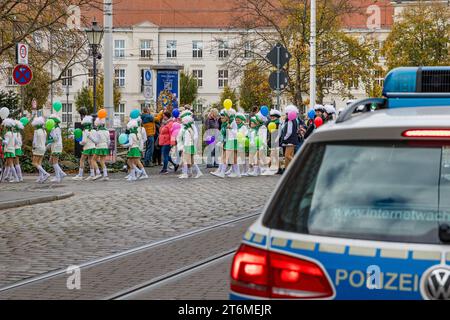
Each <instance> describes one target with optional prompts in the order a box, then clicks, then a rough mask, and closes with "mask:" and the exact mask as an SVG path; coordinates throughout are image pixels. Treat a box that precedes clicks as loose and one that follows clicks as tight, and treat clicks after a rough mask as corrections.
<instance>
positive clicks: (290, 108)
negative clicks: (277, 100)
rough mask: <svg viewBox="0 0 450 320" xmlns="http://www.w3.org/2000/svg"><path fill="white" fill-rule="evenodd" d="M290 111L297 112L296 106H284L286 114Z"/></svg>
mask: <svg viewBox="0 0 450 320" xmlns="http://www.w3.org/2000/svg"><path fill="white" fill-rule="evenodd" d="M291 111H294V112H295V113H298V108H297V107H296V106H294V105H293V104H290V105H288V106H287V107H286V109H285V112H286V114H288V113H289V112H291Z"/></svg>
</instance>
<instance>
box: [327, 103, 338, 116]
mask: <svg viewBox="0 0 450 320" xmlns="http://www.w3.org/2000/svg"><path fill="white" fill-rule="evenodd" d="M325 111H326V112H327V113H328V114H335V113H336V109H335V108H334V107H333V106H332V105H331V104H326V105H325Z"/></svg>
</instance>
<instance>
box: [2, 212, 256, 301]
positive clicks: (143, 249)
mask: <svg viewBox="0 0 450 320" xmlns="http://www.w3.org/2000/svg"><path fill="white" fill-rule="evenodd" d="M259 214H260V213H259V212H258V213H255V212H254V213H251V214H248V215H245V216H242V217H239V218H235V219H231V220H227V221H224V222H221V223H217V224H215V225H212V226H208V227H204V228H200V229H197V230H193V231H190V232H187V233H184V234H180V235H177V236H174V237H170V238H167V239H163V240H159V241H155V242H152V243H149V244H146V245H143V246H139V247H137V248H134V249H130V250H126V251H123V252H120V253H116V254H113V255H109V256H107V257H102V258H99V259H95V260H92V261H89V262H86V263H83V264H80V265H78V267H79V268H80V271H81V275H82V288H81V290H76V291H73V290H68V289H67V288H66V287H65V280H66V279H67V277H68V274H67V269H59V270H55V271H53V272H49V273H46V274H43V275H39V276H36V277H33V278H30V279H26V280H23V281H20V282H17V283H14V284H11V285H8V286H5V287H2V288H0V299H59V298H60V299H119V298H121V297H126V296H130V294H132V293H133V292H137V291H138V290H140V289H143V288H148V287H150V286H156V285H158V284H161V283H164V281H169V280H171V279H174V278H175V277H179V276H183V275H185V274H187V273H189V272H190V271H193V270H197V269H198V268H201V267H203V266H205V265H208V264H211V263H214V262H215V261H218V260H220V259H222V258H224V257H229V256H231V255H232V254H233V252H234V251H235V250H236V246H237V245H238V243H239V241H240V239H241V237H242V234H243V232H245V229H246V228H247V227H248V225H249V224H250V223H251V222H252V221H254V220H255V219H256V217H258V216H259ZM233 227H235V228H234V229H236V230H234V229H233ZM212 240H213V241H212ZM214 241H215V242H214ZM227 242H228V243H227ZM230 248H233V249H232V250H230ZM166 251H169V252H170V251H173V252H174V256H171V255H170V254H169V255H167V257H166V258H167V264H166V265H165V264H164V261H162V260H161V261H159V260H155V257H162V258H163V259H164V255H165V254H166ZM185 251H191V252H193V253H194V254H195V255H198V259H196V258H195V257H190V256H189V252H185ZM177 255H179V256H180V259H179V260H177ZM152 262H155V263H153V267H154V269H155V270H153V269H151V268H152ZM183 262H185V263H184V264H183ZM145 263H147V265H145ZM168 266H170V267H173V268H172V269H171V270H168V269H167V268H168ZM145 267H147V268H145ZM158 269H159V270H158ZM127 271H128V272H127ZM108 272H110V273H111V277H110V279H108V277H107V275H108ZM96 274H97V276H96ZM145 274H149V276H148V277H146V275H145ZM127 275H128V276H130V278H132V279H130V281H129V283H125V282H126V281H125V279H124V277H126V276H127ZM140 275H142V276H140ZM144 277H146V278H144ZM121 278H122V281H120V280H121ZM83 279H84V281H83ZM87 280H89V283H88V285H87V286H86V284H85V282H86V281H87ZM105 281H106V282H105ZM108 281H110V285H108ZM83 284H84V286H83ZM83 287H84V288H83ZM53 289H54V290H53ZM21 293H23V295H21Z"/></svg>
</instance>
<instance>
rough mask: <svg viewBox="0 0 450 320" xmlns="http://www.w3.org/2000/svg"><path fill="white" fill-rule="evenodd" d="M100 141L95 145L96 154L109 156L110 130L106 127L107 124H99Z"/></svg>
mask: <svg viewBox="0 0 450 320" xmlns="http://www.w3.org/2000/svg"><path fill="white" fill-rule="evenodd" d="M97 136H98V143H97V145H96V147H95V154H96V155H98V156H107V155H109V144H110V138H109V131H108V129H106V128H105V126H99V128H98V130H97Z"/></svg>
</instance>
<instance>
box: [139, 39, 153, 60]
mask: <svg viewBox="0 0 450 320" xmlns="http://www.w3.org/2000/svg"><path fill="white" fill-rule="evenodd" d="M151 57H152V41H151V40H141V58H144V59H150V58H151Z"/></svg>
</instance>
